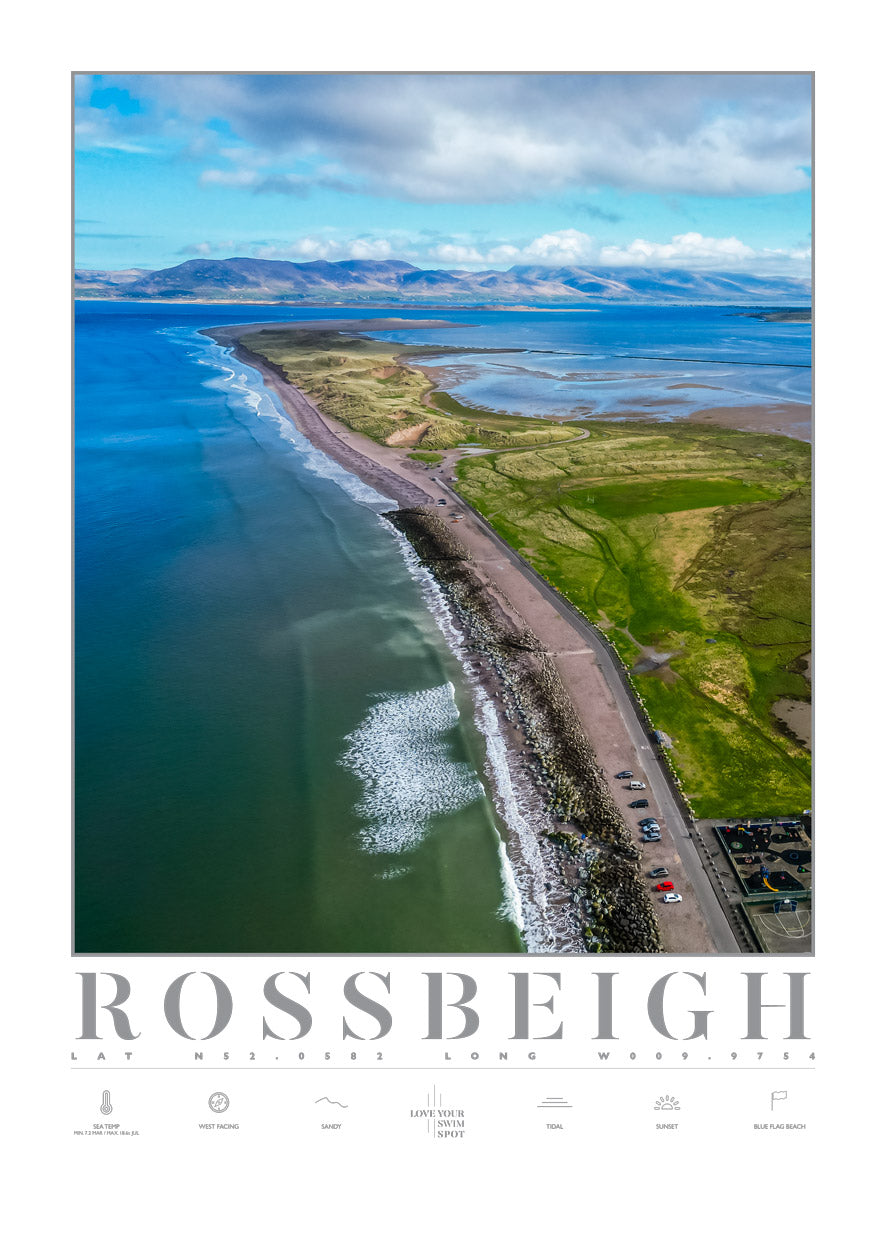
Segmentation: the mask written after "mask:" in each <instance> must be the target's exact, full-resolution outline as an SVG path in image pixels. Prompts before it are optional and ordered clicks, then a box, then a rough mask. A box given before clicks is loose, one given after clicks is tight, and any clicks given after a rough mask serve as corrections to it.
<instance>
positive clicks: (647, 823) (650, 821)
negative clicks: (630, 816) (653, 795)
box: [639, 818, 658, 827]
mask: <svg viewBox="0 0 886 1240" xmlns="http://www.w3.org/2000/svg"><path fill="white" fill-rule="evenodd" d="M639 825H640V826H641V827H657V826H658V819H657V818H641V819H640V824H639Z"/></svg>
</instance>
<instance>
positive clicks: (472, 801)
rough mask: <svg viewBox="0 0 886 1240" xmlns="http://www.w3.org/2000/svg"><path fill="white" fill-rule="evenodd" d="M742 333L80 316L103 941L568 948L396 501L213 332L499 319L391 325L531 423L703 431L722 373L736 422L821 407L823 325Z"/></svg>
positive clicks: (79, 579)
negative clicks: (559, 418)
mask: <svg viewBox="0 0 886 1240" xmlns="http://www.w3.org/2000/svg"><path fill="white" fill-rule="evenodd" d="M739 313H740V312H739V311H735V310H725V311H724V310H723V309H722V308H718V309H716V310H712V309H680V310H675V309H673V308H668V309H663V308H662V309H657V310H656V309H647V308H642V309H640V308H635V307H632V308H624V307H622V308H616V307H612V308H605V309H603V310H600V311H597V312H592V311H582V312H568V313H562V314H561V313H543V312H538V313H525V314H515V313H512V312H496V311H470V310H459V311H449V310H446V311H440V310H436V309H435V310H433V311H428V310H426V309H422V310H414V311H409V310H401V309H399V308H398V309H396V310H391V309H390V308H388V309H387V310H386V309H384V308H367V307H360V308H359V309H348V308H346V307H336V308H334V309H326V310H318V309H305V310H301V311H293V310H291V309H288V308H284V307H270V308H269V307H255V306H252V307H236V308H235V307H212V306H197V305H187V306H184V305H182V306H175V305H148V304H134V303H101V302H83V303H79V304H78V306H77V310H76V354H75V362H76V457H75V460H76V574H77V576H76V677H77V679H76V725H75V740H76V817H75V904H76V907H75V945H76V949H77V950H78V951H81V952H225V953H232V952H266V953H285V952H291V953H295V952H390V953H395V952H435V951H438V952H518V951H523V950H527V949H528V950H533V951H539V950H548V949H549V948H550V946H551V939H550V933H549V930H548V929H546V924H545V921H546V910H545V893H544V884H543V875H542V873H541V869H540V864H539V858H538V855H537V843H536V842H535V831H534V829H533V827H534V824H533V821H532V817H531V808H530V807H529V806H528V805H527V804H525V803H524V802H522V801H521V798H520V795H519V790H518V789H516V788H515V787H514V786H513V785H512V784H511V783H510V782H509V778H508V773H507V769H506V764H505V760H504V747H503V743H502V740H501V737H500V735H499V733H498V731H497V724H496V721H495V712H494V711H493V710H492V709H491V705H490V703H488V701H484V696H483V693H482V690H481V689H480V688H479V686H478V685H477V684H476V683H474V682H473V681H472V680H471V672H470V670H469V668H468V667H467V666H466V665H465V664H464V663H463V661H462V659H461V658H460V650H459V640H458V636H457V634H456V633H455V632H454V631H452V629H451V626H450V625H449V624H448V621H447V616H446V612H445V608H444V607H443V605H442V601H441V599H440V597H439V594H438V592H437V591H436V587H435V586H434V583H433V582H432V581H431V580H430V579H429V578H428V577H427V575H426V574H425V573H424V572H423V570H422V569H421V568H420V567H419V566H418V565H417V563H416V562H415V559H414V556H412V554H411V552H410V550H409V548H408V546H407V545H406V544H405V543H404V541H403V540H402V539H401V538H400V537H399V536H398V535H397V534H396V533H395V532H394V531H393V530H392V529H391V527H390V525H389V524H388V523H387V522H385V521H383V520H382V519H381V518H380V516H379V513H380V512H381V511H383V510H385V509H387V508H389V507H390V503H389V501H387V500H385V499H384V498H383V497H381V496H379V495H378V494H376V493H375V492H373V491H372V490H371V489H370V488H368V487H367V486H365V485H364V484H363V483H361V482H360V481H359V480H357V479H355V478H354V477H353V476H352V475H349V474H347V473H346V472H345V471H344V470H343V469H341V468H340V467H339V466H338V465H336V464H334V463H332V462H330V461H329V460H327V458H325V457H324V456H323V455H322V454H321V453H319V452H318V451H317V450H316V449H314V448H313V447H312V446H311V445H310V444H309V443H308V442H307V441H306V440H305V439H304V438H303V437H302V436H301V435H300V434H299V433H298V432H297V431H296V430H295V428H294V427H293V426H292V424H291V423H290V422H289V420H288V419H287V418H286V417H285V416H284V415H283V413H282V411H281V410H280V408H279V407H278V405H277V403H276V398H275V397H273V396H272V395H271V394H269V393H268V392H266V391H265V389H264V388H263V386H262V384H261V382H260V380H259V378H258V376H257V375H256V373H255V372H254V371H252V370H250V368H249V367H246V366H243V365H242V364H240V363H238V362H233V361H232V360H231V358H230V356H229V355H228V353H227V352H226V351H225V350H223V349H221V348H220V347H219V346H217V345H215V344H213V343H212V342H211V341H209V340H208V339H207V338H206V337H203V336H200V335H199V334H198V329H199V328H202V327H209V326H214V325H220V324H225V323H235V322H252V321H256V320H261V321H271V320H280V321H286V320H293V319H296V318H301V319H311V320H316V319H320V318H324V319H334V318H341V317H385V316H389V315H391V314H394V315H396V316H398V317H402V318H415V319H425V318H428V317H434V318H437V319H440V318H443V319H446V320H451V321H453V322H456V323H459V324H471V326H461V327H460V328H459V329H458V330H446V329H439V330H429V329H415V330H413V331H410V330H408V329H404V330H402V331H398V332H396V333H378V334H379V335H381V336H383V337H385V338H394V339H397V340H402V341H405V342H411V343H420V344H427V345H428V347H429V353H428V358H429V361H430V360H431V359H435V360H434V362H433V363H432V364H439V365H441V366H444V367H446V368H447V369H446V372H445V373H446V375H447V384H446V386H447V387H448V388H449V389H450V390H452V391H453V392H454V393H455V394H456V395H458V396H460V397H462V398H463V399H465V400H466V401H468V402H469V403H475V404H477V405H482V406H484V407H488V408H496V409H499V408H500V409H507V410H509V411H512V412H522V413H533V414H538V413H540V412H543V413H547V414H562V413H567V414H573V415H574V414H575V413H576V411H578V412H579V413H580V412H582V411H586V412H590V413H591V414H593V413H600V412H608V413H609V414H612V415H615V416H618V415H619V414H620V413H621V412H623V411H624V408H625V407H626V405H630V397H629V393H630V392H631V391H633V392H634V394H635V395H634V399H636V394H637V392H638V391H639V390H642V394H643V395H644V396H645V397H646V398H648V399H649V400H657V399H660V398H662V393H665V394H666V396H665V398H666V399H668V400H672V399H674V398H676V399H678V401H679V402H680V403H678V404H677V405H670V404H669V405H668V407H667V411H666V416H680V411H681V410H688V409H691V408H697V407H699V399H701V400H702V401H703V400H704V399H705V398H711V399H713V393H711V392H710V391H708V390H707V389H705V388H701V387H690V388H676V389H675V388H673V387H672V384H673V383H684V382H688V383H705V384H707V383H711V384H713V382H714V379H715V378H716V381H717V388H718V390H717V393H716V404H717V405H724V404H729V403H735V404H742V405H746V404H750V403H761V402H762V403H766V402H795V403H796V404H797V405H798V407H801V406H802V405H803V404H804V402H808V399H809V375H810V371H809V355H810V338H809V337H810V332H809V328H808V327H802V326H799V325H795V324H772V323H763V322H760V321H757V320H753V319H748V318H742V317H739ZM456 343H457V344H459V345H467V346H468V347H471V348H477V349H512V348H520V349H523V350H525V352H522V353H519V354H503V353H502V354H495V353H476V354H466V355H459V356H458V358H457V359H453V358H452V357H451V356H449V355H445V354H435V352H434V351H435V350H439V348H440V346H442V345H452V344H456ZM638 375H645V376H648V377H647V378H644V379H639V378H637V377H636V376H638ZM631 376H634V377H631ZM638 385H641V387H640V388H638ZM724 391H725V392H727V393H729V394H730V398H729V399H726V398H724V397H723V396H722V393H723V392H724ZM699 393H701V394H702V396H701V398H700V397H699ZM733 398H734V399H733Z"/></svg>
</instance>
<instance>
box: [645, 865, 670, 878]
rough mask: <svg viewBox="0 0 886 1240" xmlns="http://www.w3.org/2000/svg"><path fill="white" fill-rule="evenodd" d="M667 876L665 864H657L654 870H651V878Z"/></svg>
mask: <svg viewBox="0 0 886 1240" xmlns="http://www.w3.org/2000/svg"><path fill="white" fill-rule="evenodd" d="M667 876H668V872H667V869H666V867H665V866H663V865H657V866H656V867H655V869H654V870H650V871H649V877H650V878H667Z"/></svg>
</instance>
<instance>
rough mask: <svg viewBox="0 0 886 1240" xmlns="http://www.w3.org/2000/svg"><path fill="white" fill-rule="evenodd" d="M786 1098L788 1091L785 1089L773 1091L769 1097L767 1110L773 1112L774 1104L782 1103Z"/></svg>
mask: <svg viewBox="0 0 886 1240" xmlns="http://www.w3.org/2000/svg"><path fill="white" fill-rule="evenodd" d="M787 1096H788V1091H787V1090H786V1089H773V1091H772V1093H771V1094H770V1095H769V1110H770V1111H774V1110H775V1104H776V1102H784V1100H785V1098H787Z"/></svg>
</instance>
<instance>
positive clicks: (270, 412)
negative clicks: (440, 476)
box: [160, 327, 391, 512]
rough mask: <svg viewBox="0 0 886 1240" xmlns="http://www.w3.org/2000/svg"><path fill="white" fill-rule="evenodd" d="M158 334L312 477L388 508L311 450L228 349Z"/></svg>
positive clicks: (183, 331) (175, 331)
mask: <svg viewBox="0 0 886 1240" xmlns="http://www.w3.org/2000/svg"><path fill="white" fill-rule="evenodd" d="M160 333H161V334H162V335H164V336H168V337H170V338H171V339H173V340H176V341H177V342H178V343H180V344H182V345H184V346H186V347H187V348H188V349H189V350H190V355H191V357H192V358H193V359H194V361H195V362H196V363H197V364H198V365H200V366H208V367H210V368H211V369H213V370H215V371H217V372H218V373H217V374H216V375H215V376H214V377H213V378H212V379H208V380H207V386H208V387H212V388H216V389H220V390H223V391H225V392H226V393H227V394H228V395H229V397H231V398H232V400H233V401H234V403H235V405H236V404H239V405H240V406H241V407H245V408H246V409H247V410H248V411H249V413H251V414H252V415H253V416H254V417H256V418H259V419H261V420H262V421H264V422H266V423H267V424H269V425H272V426H273V427H274V429H275V430H276V431H277V433H278V435H279V436H280V438H281V439H283V440H284V441H285V442H286V443H287V444H289V445H290V446H291V447H292V448H293V449H294V450H295V451H296V452H297V453H298V454H299V457H300V458H301V464H302V465H304V466H305V468H306V469H309V470H310V471H311V473H312V474H315V475H316V476H317V477H318V478H325V479H326V480H327V481H328V482H334V483H335V485H336V486H338V487H340V488H341V490H343V491H345V492H346V493H347V494H348V495H349V496H350V497H351V499H352V500H354V501H355V502H356V503H358V504H363V505H364V506H365V507H367V508H373V509H375V510H376V511H377V512H381V511H386V510H388V509H389V508H390V507H391V501H390V500H389V499H388V498H387V496H384V495H381V494H380V493H379V492H378V491H376V490H374V488H373V487H371V486H369V485H368V484H367V483H365V482H363V480H362V479H361V478H358V477H357V476H356V475H355V474H352V473H349V472H348V471H347V470H346V469H345V468H344V467H343V466H342V465H339V463H338V462H337V461H334V460H332V458H331V457H328V456H327V455H326V453H325V452H321V451H320V449H319V448H315V447H314V445H313V444H312V443H311V441H310V440H309V439H307V438H306V437H305V436H304V435H303V434H302V433H301V431H300V430H298V428H297V427H296V425H295V423H294V422H293V421H292V419H291V418H290V417H289V416H288V415H287V413H286V412H285V410H284V409H283V406H282V405H281V403H280V398H279V397H278V396H277V393H276V392H274V391H272V390H271V389H270V388H268V387H266V386H265V383H264V379H263V378H262V376H261V374H260V373H259V371H257V370H255V369H254V368H253V367H252V366H247V365H245V364H244V363H242V362H240V361H239V360H238V359H236V358H234V357H233V351H232V349H231V347H229V346H224V345H220V344H217V343H216V342H215V341H214V340H211V339H210V338H209V337H208V336H203V335H201V334H200V333H199V332H198V333H195V332H194V331H193V330H192V329H191V328H174V327H172V328H161V329H160Z"/></svg>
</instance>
